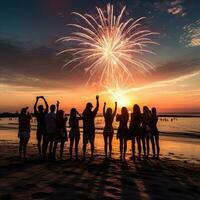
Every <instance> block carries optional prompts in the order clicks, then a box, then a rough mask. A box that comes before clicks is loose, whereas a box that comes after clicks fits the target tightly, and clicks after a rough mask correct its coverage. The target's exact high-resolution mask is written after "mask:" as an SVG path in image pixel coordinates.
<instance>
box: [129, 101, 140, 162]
mask: <svg viewBox="0 0 200 200" xmlns="http://www.w3.org/2000/svg"><path fill="white" fill-rule="evenodd" d="M141 124H142V115H141V111H140V107H139V105H137V104H135V105H134V106H133V113H131V121H130V125H129V130H130V133H131V135H132V141H131V142H132V158H133V160H135V139H136V141H137V146H138V159H139V160H140V159H141V141H140V139H141Z"/></svg>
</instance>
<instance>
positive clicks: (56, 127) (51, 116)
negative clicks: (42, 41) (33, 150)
mask: <svg viewBox="0 0 200 200" xmlns="http://www.w3.org/2000/svg"><path fill="white" fill-rule="evenodd" d="M40 99H41V100H43V101H44V103H45V108H44V106H43V105H38V101H39V100H40ZM59 104H60V103H59V101H57V104H56V105H51V106H50V111H49V106H48V103H47V101H46V99H45V98H44V97H43V96H39V97H36V102H35V105H34V116H35V117H36V119H37V131H36V136H37V142H38V143H37V147H38V152H39V155H40V156H41V157H43V158H47V150H48V148H49V154H48V157H49V158H51V159H56V151H57V146H58V144H60V159H63V150H64V145H65V142H66V141H68V139H69V140H70V148H69V155H70V159H72V158H73V147H74V146H75V148H74V149H75V158H76V159H77V160H78V159H79V157H78V146H79V140H80V130H79V121H80V120H82V121H83V160H84V159H85V157H86V148H87V144H88V143H90V146H91V159H93V158H94V141H95V117H96V115H97V112H98V110H99V96H96V107H95V108H94V109H93V105H92V103H90V102H89V103H87V104H86V107H85V109H84V111H83V113H82V114H80V113H79V112H78V111H77V109H76V108H72V109H71V111H70V116H69V127H70V131H69V134H68V133H67V128H66V123H67V120H68V118H67V117H66V116H65V112H64V111H63V110H61V109H59ZM116 113H117V102H115V108H114V111H113V110H112V108H110V107H109V108H107V109H106V103H104V106H103V117H104V120H105V126H104V129H103V138H104V150H105V158H108V157H109V158H111V156H112V139H113V135H114V128H113V121H114V119H115V117H116V121H117V122H119V127H118V130H117V139H119V143H120V159H121V160H125V158H126V150H127V141H129V140H130V141H131V144H132V159H135V146H136V143H137V148H138V159H141V152H142V150H143V154H144V158H145V159H146V158H149V153H150V143H151V145H152V155H153V156H152V158H159V154H160V147H159V132H158V129H157V121H158V117H157V112H156V108H152V109H151V110H150V109H149V108H148V107H147V106H144V107H143V113H141V110H140V107H139V106H138V105H137V104H135V105H134V106H133V112H132V113H131V118H130V120H129V113H128V110H127V108H126V107H122V108H121V114H116ZM129 121H130V122H129ZM30 122H31V114H30V113H29V112H28V107H26V108H22V109H21V113H20V116H19V132H18V137H19V139H20V142H19V155H20V157H22V156H23V157H24V158H25V157H26V147H27V144H28V141H29V138H30V131H31V125H30ZM108 149H109V155H108ZM22 154H23V155H22Z"/></svg>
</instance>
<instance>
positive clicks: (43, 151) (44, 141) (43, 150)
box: [42, 134, 47, 156]
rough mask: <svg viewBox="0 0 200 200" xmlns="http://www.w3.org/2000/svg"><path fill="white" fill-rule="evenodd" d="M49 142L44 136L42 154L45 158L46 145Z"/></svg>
mask: <svg viewBox="0 0 200 200" xmlns="http://www.w3.org/2000/svg"><path fill="white" fill-rule="evenodd" d="M46 142H47V138H46V134H43V139H42V154H43V156H44V155H45V144H46Z"/></svg>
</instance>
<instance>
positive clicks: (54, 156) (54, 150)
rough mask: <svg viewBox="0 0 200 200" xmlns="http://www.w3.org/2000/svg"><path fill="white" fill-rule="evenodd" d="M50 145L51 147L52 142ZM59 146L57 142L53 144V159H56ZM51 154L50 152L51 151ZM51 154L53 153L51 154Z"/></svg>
mask: <svg viewBox="0 0 200 200" xmlns="http://www.w3.org/2000/svg"><path fill="white" fill-rule="evenodd" d="M50 145H51V142H50ZM57 145H58V142H57V141H55V142H54V144H53V159H56V149H57ZM49 152H50V150H49ZM50 154H51V153H50Z"/></svg>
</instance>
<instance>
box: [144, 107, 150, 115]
mask: <svg viewBox="0 0 200 200" xmlns="http://www.w3.org/2000/svg"><path fill="white" fill-rule="evenodd" d="M148 112H149V108H148V107H147V106H144V107H143V113H144V114H147V113H148Z"/></svg>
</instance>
